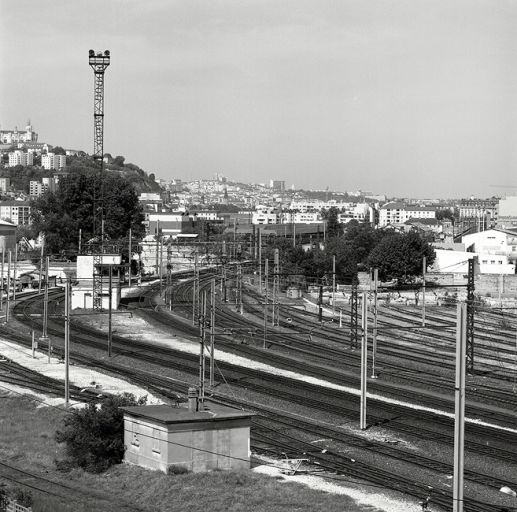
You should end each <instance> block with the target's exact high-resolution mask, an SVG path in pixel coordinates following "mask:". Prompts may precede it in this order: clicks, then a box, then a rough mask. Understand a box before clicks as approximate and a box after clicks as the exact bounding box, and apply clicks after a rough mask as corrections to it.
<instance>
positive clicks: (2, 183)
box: [0, 178, 11, 193]
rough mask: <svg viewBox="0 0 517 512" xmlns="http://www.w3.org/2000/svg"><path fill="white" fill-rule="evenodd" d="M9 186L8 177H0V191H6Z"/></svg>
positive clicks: (9, 180)
mask: <svg viewBox="0 0 517 512" xmlns="http://www.w3.org/2000/svg"><path fill="white" fill-rule="evenodd" d="M10 188H11V179H10V178H0V192H4V193H5V192H7V191H8V190H9V189H10Z"/></svg>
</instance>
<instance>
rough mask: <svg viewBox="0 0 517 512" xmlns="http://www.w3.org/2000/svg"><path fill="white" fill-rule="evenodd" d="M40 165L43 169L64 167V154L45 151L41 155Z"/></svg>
mask: <svg viewBox="0 0 517 512" xmlns="http://www.w3.org/2000/svg"><path fill="white" fill-rule="evenodd" d="M41 166H42V167H43V168H44V169H47V170H51V169H56V170H61V169H65V168H66V155H56V154H54V153H47V154H46V155H41Z"/></svg>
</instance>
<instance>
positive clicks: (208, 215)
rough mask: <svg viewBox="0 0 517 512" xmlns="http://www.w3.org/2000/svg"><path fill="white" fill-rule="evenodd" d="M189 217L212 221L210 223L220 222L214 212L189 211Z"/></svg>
mask: <svg viewBox="0 0 517 512" xmlns="http://www.w3.org/2000/svg"><path fill="white" fill-rule="evenodd" d="M189 213H190V215H191V216H192V217H193V218H194V219H197V220H200V219H203V220H212V221H220V220H222V219H221V218H220V217H219V215H218V213H217V212H216V211H215V210H190V212H189Z"/></svg>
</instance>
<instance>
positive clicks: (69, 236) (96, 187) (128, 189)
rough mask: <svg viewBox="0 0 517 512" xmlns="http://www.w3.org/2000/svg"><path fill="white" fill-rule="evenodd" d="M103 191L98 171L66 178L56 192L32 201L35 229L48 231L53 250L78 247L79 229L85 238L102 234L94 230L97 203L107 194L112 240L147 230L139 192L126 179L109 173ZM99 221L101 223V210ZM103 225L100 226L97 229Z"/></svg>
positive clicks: (106, 224)
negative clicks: (129, 232) (130, 230)
mask: <svg viewBox="0 0 517 512" xmlns="http://www.w3.org/2000/svg"><path fill="white" fill-rule="evenodd" d="M102 188H103V192H102V193H101V178H100V176H99V174H98V173H96V172H92V171H88V170H85V169H82V170H80V171H77V172H74V173H73V174H69V175H68V176H66V177H64V178H63V179H62V180H61V181H60V183H59V187H58V189H57V191H56V192H54V193H52V192H46V193H45V194H43V195H42V196H41V197H39V198H38V199H36V200H35V201H34V202H33V203H32V213H31V216H32V221H33V226H34V229H35V230H36V231H38V232H43V233H44V234H45V243H46V246H47V248H48V250H49V251H50V252H60V251H62V250H76V249H77V245H78V233H79V229H81V230H82V238H83V240H89V239H91V238H94V237H95V236H96V235H98V233H97V232H94V230H93V221H94V206H96V207H97V208H98V209H99V208H100V204H101V203H100V198H101V196H103V197H104V202H103V205H104V207H103V211H104V232H105V234H106V235H107V236H108V237H109V238H111V239H118V238H122V237H125V236H126V235H127V232H128V231H129V228H131V229H132V232H133V235H134V236H136V237H138V236H142V235H143V233H144V226H143V224H142V221H143V220H144V216H143V213H142V207H141V205H140V203H139V201H138V196H137V193H136V191H135V189H134V187H133V186H132V184H131V183H129V182H128V181H127V180H126V179H124V178H123V177H121V176H118V175H117V174H111V173H105V174H104V179H103V184H102ZM97 222H100V215H99V210H97ZM99 227H100V226H99V225H97V229H98V228H99Z"/></svg>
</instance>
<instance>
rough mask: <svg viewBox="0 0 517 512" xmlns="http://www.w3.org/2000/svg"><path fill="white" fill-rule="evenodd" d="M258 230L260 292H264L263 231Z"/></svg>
mask: <svg viewBox="0 0 517 512" xmlns="http://www.w3.org/2000/svg"><path fill="white" fill-rule="evenodd" d="M257 231H258V272H259V293H262V233H261V231H260V228H257Z"/></svg>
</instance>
